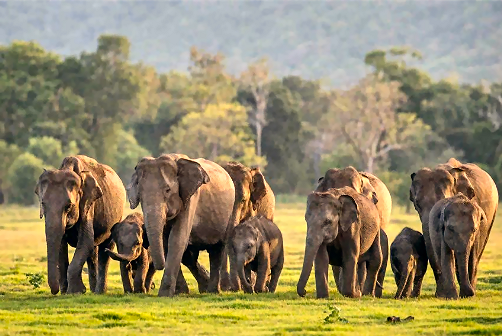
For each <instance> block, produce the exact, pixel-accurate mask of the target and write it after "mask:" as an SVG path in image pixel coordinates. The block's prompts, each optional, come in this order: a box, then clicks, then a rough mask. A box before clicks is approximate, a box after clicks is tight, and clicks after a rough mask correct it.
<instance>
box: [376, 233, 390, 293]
mask: <svg viewBox="0 0 502 336" xmlns="http://www.w3.org/2000/svg"><path fill="white" fill-rule="evenodd" d="M380 245H381V248H382V258H383V259H382V266H380V270H379V271H378V277H377V284H376V288H375V297H377V298H381V297H382V293H383V283H384V281H385V272H387V264H388V263H389V240H388V237H387V234H386V233H385V231H383V230H380Z"/></svg>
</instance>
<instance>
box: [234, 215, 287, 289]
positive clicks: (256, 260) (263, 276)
mask: <svg viewBox="0 0 502 336" xmlns="http://www.w3.org/2000/svg"><path fill="white" fill-rule="evenodd" d="M228 244H229V246H228V247H229V251H231V254H230V271H231V279H232V283H233V286H234V287H235V288H239V287H240V284H242V287H243V289H244V292H246V293H249V294H252V293H253V287H252V285H251V284H250V283H249V281H248V278H249V277H250V273H251V271H254V272H256V274H257V276H256V283H255V285H254V292H256V293H263V292H267V291H268V292H270V293H274V292H275V289H276V287H277V283H278V281H279V276H280V275H281V272H282V267H283V265H284V247H283V240H282V233H281V230H280V229H279V228H278V227H277V225H276V224H274V222H272V221H271V220H269V219H267V218H266V217H264V216H262V215H257V216H254V217H251V218H249V219H248V220H246V221H244V222H243V223H240V224H239V225H237V226H236V227H235V228H234V230H233V232H232V236H231V237H230V240H229V243H228ZM245 273H247V274H245ZM269 275H270V281H269V283H268V285H266V282H267V280H268V278H269Z"/></svg>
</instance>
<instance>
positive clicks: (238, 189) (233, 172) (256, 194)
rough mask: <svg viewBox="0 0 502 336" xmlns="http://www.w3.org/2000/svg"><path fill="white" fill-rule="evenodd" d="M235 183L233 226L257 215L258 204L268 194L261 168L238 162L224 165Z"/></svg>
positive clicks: (231, 218) (231, 219) (231, 220)
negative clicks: (249, 166)
mask: <svg viewBox="0 0 502 336" xmlns="http://www.w3.org/2000/svg"><path fill="white" fill-rule="evenodd" d="M223 168H225V170H226V171H227V173H228V174H229V175H230V177H231V178H232V181H233V182H234V185H235V202H234V208H233V211H232V216H231V217H230V224H231V227H235V226H236V225H237V224H239V223H241V222H243V221H245V220H246V219H247V218H249V217H252V216H254V215H256V213H257V209H258V205H259V204H260V201H261V200H263V198H264V197H265V195H266V194H267V187H266V182H265V177H264V176H263V174H262V173H261V171H260V168H248V167H246V166H244V165H243V164H241V163H238V162H228V163H227V164H226V165H224V166H223Z"/></svg>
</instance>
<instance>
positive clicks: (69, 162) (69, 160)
mask: <svg viewBox="0 0 502 336" xmlns="http://www.w3.org/2000/svg"><path fill="white" fill-rule="evenodd" d="M59 169H69V170H73V171H74V172H75V173H77V174H79V175H80V173H82V172H83V171H84V165H83V164H82V162H81V161H80V160H79V159H78V158H76V157H75V156H67V157H65V158H64V159H63V162H62V163H61V167H59Z"/></svg>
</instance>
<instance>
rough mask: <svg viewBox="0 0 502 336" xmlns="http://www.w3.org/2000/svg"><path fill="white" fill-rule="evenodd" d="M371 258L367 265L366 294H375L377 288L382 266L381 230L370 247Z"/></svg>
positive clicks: (364, 292) (364, 290) (364, 291)
mask: <svg viewBox="0 0 502 336" xmlns="http://www.w3.org/2000/svg"><path fill="white" fill-rule="evenodd" d="M369 252H370V258H369V260H368V261H367V262H366V264H367V265H368V267H367V272H368V274H367V277H366V281H365V282H364V289H363V294H364V295H370V296H375V288H376V283H377V276H378V272H379V271H380V267H382V261H383V256H382V247H381V245H380V231H378V233H377V236H376V238H375V242H374V243H373V245H372V246H371V247H370V251H369Z"/></svg>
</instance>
